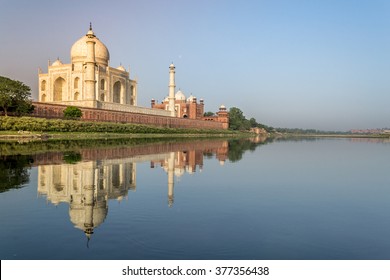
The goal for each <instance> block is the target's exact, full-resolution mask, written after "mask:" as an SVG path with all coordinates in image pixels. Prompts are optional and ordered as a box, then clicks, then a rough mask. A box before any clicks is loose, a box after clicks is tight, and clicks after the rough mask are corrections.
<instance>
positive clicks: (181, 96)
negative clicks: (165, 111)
mask: <svg viewBox="0 0 390 280" xmlns="http://www.w3.org/2000/svg"><path fill="white" fill-rule="evenodd" d="M175 99H176V100H179V101H186V96H185V95H184V93H183V92H182V91H181V90H179V91H178V92H176V94H175Z"/></svg>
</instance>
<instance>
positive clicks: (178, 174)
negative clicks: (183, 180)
mask: <svg viewBox="0 0 390 280" xmlns="http://www.w3.org/2000/svg"><path fill="white" fill-rule="evenodd" d="M174 173H175V176H176V177H181V176H183V174H184V173H185V170H184V168H183V167H176V168H175V171H174Z"/></svg>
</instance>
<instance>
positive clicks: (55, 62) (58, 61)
mask: <svg viewBox="0 0 390 280" xmlns="http://www.w3.org/2000/svg"><path fill="white" fill-rule="evenodd" d="M61 65H62V61H61V60H60V59H59V58H57V60H56V61H54V62H53V64H52V65H51V66H61Z"/></svg>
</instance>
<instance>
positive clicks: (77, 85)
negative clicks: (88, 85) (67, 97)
mask: <svg viewBox="0 0 390 280" xmlns="http://www.w3.org/2000/svg"><path fill="white" fill-rule="evenodd" d="M79 83H80V78H79V77H76V78H75V79H74V85H73V87H74V89H78V88H79Z"/></svg>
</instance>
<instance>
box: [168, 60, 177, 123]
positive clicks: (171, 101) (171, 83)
mask: <svg viewBox="0 0 390 280" xmlns="http://www.w3.org/2000/svg"><path fill="white" fill-rule="evenodd" d="M175 87H176V85H175V65H173V63H171V65H169V94H168V100H169V104H168V110H169V111H170V112H171V116H172V117H175V116H176V113H175Z"/></svg>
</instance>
